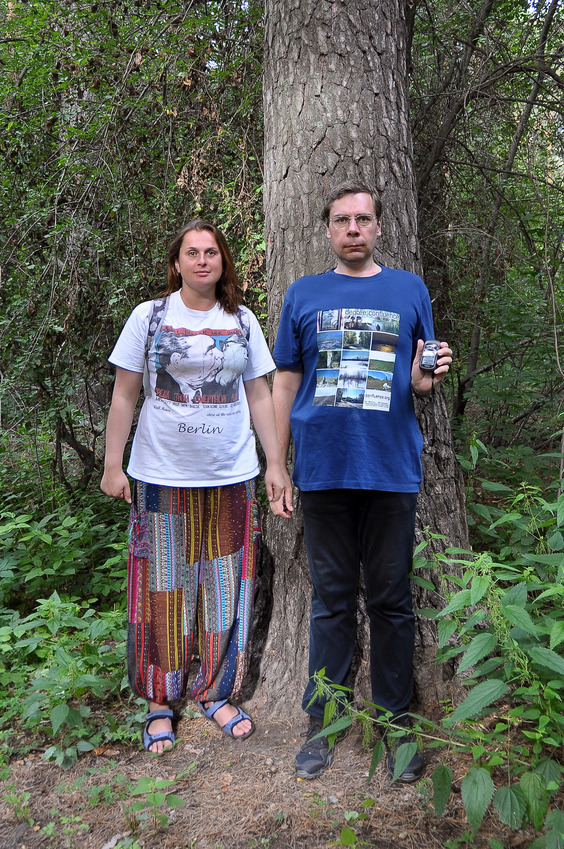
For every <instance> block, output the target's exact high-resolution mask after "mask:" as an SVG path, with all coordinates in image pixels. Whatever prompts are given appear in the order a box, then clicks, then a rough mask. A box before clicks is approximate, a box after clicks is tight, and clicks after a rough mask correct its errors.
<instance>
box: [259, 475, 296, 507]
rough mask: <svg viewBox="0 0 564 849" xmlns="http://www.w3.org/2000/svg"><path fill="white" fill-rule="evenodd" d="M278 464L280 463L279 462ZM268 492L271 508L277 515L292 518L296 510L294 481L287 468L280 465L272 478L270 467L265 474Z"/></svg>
mask: <svg viewBox="0 0 564 849" xmlns="http://www.w3.org/2000/svg"><path fill="white" fill-rule="evenodd" d="M277 465H278V464H277ZM264 482H265V484H266V494H267V496H268V502H269V504H270V509H271V510H272V512H273V513H274V515H275V516H282V518H284V519H290V518H291V516H292V513H293V511H294V507H293V504H292V481H291V478H290V475H289V474H288V472H287V470H286V468H285V467H284V466H283V465H278V467H277V469H276V471H275V473H274V474H273V476H272V479H271V478H270V476H269V467H267V469H266V473H265V475H264Z"/></svg>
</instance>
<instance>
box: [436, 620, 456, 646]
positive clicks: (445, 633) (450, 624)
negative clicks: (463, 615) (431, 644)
mask: <svg viewBox="0 0 564 849" xmlns="http://www.w3.org/2000/svg"><path fill="white" fill-rule="evenodd" d="M457 628H458V622H457V621H456V620H455V619H441V620H440V622H439V624H438V625H437V634H438V637H439V648H441V649H442V648H444V646H446V644H447V643H448V641H449V639H450V638H451V637H452V635H453V634H454V632H455V631H456V629H457Z"/></svg>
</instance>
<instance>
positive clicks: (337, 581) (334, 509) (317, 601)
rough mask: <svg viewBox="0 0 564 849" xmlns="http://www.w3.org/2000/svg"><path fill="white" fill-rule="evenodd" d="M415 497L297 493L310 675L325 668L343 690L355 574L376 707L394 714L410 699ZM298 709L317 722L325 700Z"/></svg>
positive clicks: (352, 640) (352, 630)
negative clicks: (305, 564)
mask: <svg viewBox="0 0 564 849" xmlns="http://www.w3.org/2000/svg"><path fill="white" fill-rule="evenodd" d="M416 503H417V493H397V492H381V491H377V490H352V489H331V490H320V491H307V492H302V493H301V504H302V509H303V516H304V527H305V539H306V548H307V554H308V560H309V568H310V574H311V580H312V584H313V589H312V601H311V620H310V643H309V674H310V676H312V675H313V674H314V673H315V672H319V671H320V670H322V669H323V668H325V674H326V675H327V677H328V678H329V679H330V680H331V681H332V682H333V683H335V684H341V685H344V686H348V685H349V678H350V670H351V663H352V658H353V653H354V646H355V636H356V625H357V618H356V610H357V593H358V583H359V578H360V566H361V564H362V567H363V572H364V583H365V587H366V607H367V611H368V616H369V622H370V680H371V685H372V699H373V701H374V703H375V704H377V705H378V706H379V707H380V708H384V709H385V710H390V711H392V712H393V713H394V714H398V713H402V712H403V711H406V710H408V709H409V703H410V701H411V697H412V693H413V646H414V635H415V620H414V615H413V606H412V601H411V588H410V584H409V578H408V575H409V572H410V571H411V565H412V559H413V542H414V531H415V508H416ZM314 691H315V685H314V684H313V682H312V681H311V678H310V681H309V682H308V685H307V687H306V689H305V693H304V697H303V703H302V704H303V708H304V710H306V711H307V713H309V714H311V715H312V716H323V710H324V704H323V700H321V701H319V700H317V701H315V702H314V703H313V704H311V705H310V707H307V705H308V703H309V701H310V699H311V697H312V695H313V693H314Z"/></svg>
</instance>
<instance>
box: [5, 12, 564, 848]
mask: <svg viewBox="0 0 564 849" xmlns="http://www.w3.org/2000/svg"><path fill="white" fill-rule="evenodd" d="M319 2H320V3H322V2H323V0H319ZM330 5H331V11H332V12H334V13H335V14H336V15H349V14H350V15H352V14H355V15H359V16H360V20H361V21H362V14H363V2H362V0H354V2H353V0H350V2H349V3H340V2H337V0H333V2H332V3H331V4H330ZM290 7H291V3H290V2H288V4H287V8H290ZM324 8H325V7H324ZM325 10H326V9H325ZM405 13H406V16H407V34H408V41H407V55H406V56H405V57H403V56H402V57H401V61H403V60H404V58H405V62H406V63H407V68H408V74H409V85H410V110H411V111H410V114H411V135H412V140H413V166H414V169H415V175H416V183H417V192H418V197H417V200H418V233H414V232H409V233H406V238H408V239H409V240H410V249H412V251H413V254H414V256H416V257H417V260H419V254H418V252H419V253H420V259H421V262H422V265H423V269H424V278H425V281H426V283H427V285H428V287H429V290H430V293H431V298H432V301H433V309H434V315H435V323H436V334H437V337H438V338H441V339H448V340H449V341H450V343H451V346H452V347H453V349H454V351H455V361H454V363H453V367H452V369H451V372H450V374H449V378H448V380H447V381H446V383H445V387H444V388H445V398H446V404H447V407H448V411H449V414H450V420H451V426H452V432H453V437H454V442H455V449H456V453H457V456H458V460H459V463H460V465H461V468H462V471H463V473H464V482H465V485H466V498H467V518H468V525H469V532H470V540H471V543H472V546H473V554H470V553H469V552H462V553H460V552H459V554H460V557H461V561H460V562H461V563H462V567H461V568H466V566H467V565H468V562H469V560H470V559H471V558H472V557H475V558H476V559H475V566H474V568H473V569H472V570H471V569H467V571H466V572H464V573H460V572H459V573H458V574H459V584H458V588H459V592H458V593H456V594H454V595H453V594H452V593H451V595H450V596H449V595H448V593H446V592H445V596H446V599H443V602H445V601H446V602H448V604H447V607H446V608H444V610H443V611H442V613H441V614H437V612H436V610H435V611H431V612H430V613H429V611H428V613H429V615H430V616H437V618H438V620H439V621H438V626H437V633H438V643H439V658H440V659H441V660H442V661H443V662H445V663H446V664H450V667H451V672H452V667H453V664H454V663H455V662H456V663H459V666H458V669H459V671H460V672H463V673H464V674H465V676H467V678H468V679H469V678H470V677H473V682H472V683H473V684H475V683H476V681H480V683H478V684H477V685H476V686H475V688H474V689H473V690H471V692H470V696H469V698H470V703H469V702H468V701H467V700H466V701H465V702H463V703H462V705H459V706H458V707H457V708H456V709H455V712H454V714H453V715H452V716H454V717H455V719H457V720H459V721H460V722H462V723H463V722H464V721H470V726H469V728H467V729H466V731H464V733H465V734H467V736H466V737H463V740H462V743H461V745H462V746H463V747H465V748H464V751H465V752H467V753H470V754H469V757H470V759H471V761H472V760H473V762H474V763H475V765H474V767H473V769H474V771H473V772H472V769H471V770H470V771H469V773H468V775H469V776H470V778H469V780H468V784H467V787H469V788H470V790H469V793H468V798H470V799H475V800H478V801H477V802H476V803H475V806H474V809H473V810H472V808H471V807H470V809H469V810H467V814H468V816H469V819H470V820H471V824H472V827H473V828H474V829H477V828H478V826H479V823H480V822H481V818H482V817H483V815H484V812H485V810H486V808H487V807H488V805H489V803H490V800H491V798H492V796H493V792H494V791H493V782H492V779H491V776H492V775H493V776H494V777H496V778H499V777H500V776H502V779H503V781H505V778H506V775H507V774H508V773H509V772H511V769H513V773H512V774H513V775H517V777H518V778H519V777H520V786H519V788H518V792H517V791H513V790H509V788H505V789H506V790H507V791H508V793H509V800H507V797H506V798H505V800H504V799H503V796H502V797H500V798H501V801H500V802H499V806H498V807H499V808H501V809H502V811H503V813H500V818H501V820H502V822H504V823H506V824H508V825H511V827H514V828H517V827H518V826H519V823H520V822H523V821H525V820H526V821H528V822H529V823H531V824H532V826H534V828H535V829H536V830H540V828H541V827H542V825H543V822H544V818H545V815H546V814H547V811H548V810H549V806H550V804H551V799H552V798H553V797H552V795H551V794H554V793H555V792H556V790H557V788H558V787H559V786H560V785H561V777H562V768H561V766H560V764H561V761H562V757H561V755H562V740H563V739H564V726H563V722H564V720H563V718H562V710H561V705H562V690H563V689H564V660H562V657H561V654H562V646H563V645H564V619H563V617H564V612H563V608H562V598H563V581H564V554H563V552H564V536H563V532H562V528H563V527H564V498H563V497H562V494H561V484H562V478H563V469H564V466H563V407H562V404H563V400H564V397H563V390H564V370H563V364H562V339H561V334H562V330H563V326H564V325H563V320H562V319H563V316H562V309H563V285H562V284H563V266H562V260H563V252H564V155H563V154H564V107H563V103H564V97H563V95H564V70H563V68H564V64H563V59H564V15H563V10H562V7H561V3H560V2H559V0H548V2H543V0H539V2H537V3H534V2H527V1H526V0H483V2H480V0H478V1H477V2H464V0H428V2H423V0H413V2H411V0H410V2H408V3H407V4H406V6H405ZM263 14H264V9H263V4H262V3H261V2H257V0H246V2H233V0H214V2H212V0H189V2H184V3H175V2H164V0H133V2H127V3H126V2H121V0H112V2H108V0H99V2H96V0H90V2H83V0H72V2H71V0H62V2H57V3H54V2H37V1H36V0H27V2H26V0H0V20H1V24H2V27H1V32H0V222H1V226H0V451H1V459H2V462H1V463H0V492H1V496H2V504H1V507H0V510H1V515H0V684H1V685H2V686H1V687H0V709H1V711H2V723H1V725H0V762H2V763H5V762H8V761H9V759H10V757H12V756H13V755H14V754H17V753H18V752H25V751H29V748H30V745H31V743H30V736H33V737H34V739H35V741H37V740H39V739H40V740H41V741H42V746H43V753H44V757H45V758H46V759H47V760H49V759H51V760H55V761H56V762H57V763H58V764H59V765H61V766H64V767H68V766H70V765H72V764H73V763H75V762H76V760H77V758H78V757H79V755H80V754H81V753H85V752H88V751H92V749H93V748H94V747H96V746H101V745H102V744H105V743H107V742H108V741H111V742H116V741H117V742H120V741H125V742H132V741H133V740H136V739H137V734H138V727H139V723H140V721H141V719H142V717H143V714H144V706H143V705H142V704H141V703H140V702H139V701H137V702H136V701H135V700H133V699H131V697H130V696H129V694H128V691H127V686H126V682H125V680H124V677H123V666H124V650H125V643H124V639H125V630H124V623H125V604H124V603H125V597H124V594H125V556H126V541H125V539H124V526H125V522H126V518H127V507H126V506H125V505H124V504H118V503H114V502H111V501H110V500H109V499H106V498H105V497H104V496H102V494H101V493H100V491H99V479H100V476H101V469H102V461H103V449H104V428H105V418H106V414H107V409H108V405H109V401H110V396H111V391H112V381H113V375H112V370H111V368H110V366H109V364H108V363H107V356H108V354H109V352H110V350H111V349H112V347H113V344H114V342H115V339H116V338H117V335H118V334H119V331H120V329H121V327H122V326H123V323H124V321H125V319H126V318H127V316H128V314H129V313H130V311H131V309H132V308H133V307H134V306H135V305H136V304H137V303H139V302H140V301H143V300H147V299H150V298H152V297H154V296H155V295H156V293H157V292H158V291H159V290H160V289H161V288H162V286H163V283H164V279H165V274H166V254H167V248H168V243H169V241H170V238H171V236H172V235H173V233H174V232H175V231H176V230H177V229H178V227H179V226H181V225H182V224H183V223H184V222H185V221H186V220H187V219H189V218H192V217H194V216H202V217H205V218H210V219H212V220H213V221H214V222H215V223H216V224H217V225H218V226H219V227H220V228H222V229H223V230H224V232H225V233H226V235H227V237H228V240H229V243H230V245H231V247H232V250H233V253H234V255H235V257H236V262H237V268H238V271H239V273H240V276H241V279H242V280H243V282H244V285H245V287H246V302H247V304H248V305H249V306H250V307H251V308H252V309H253V310H254V311H255V312H256V314H257V316H258V317H259V319H260V320H261V323H262V325H263V327H264V328H265V332H266V329H267V325H269V324H270V327H271V335H272V331H273V330H274V331H275V320H273V315H275V313H276V310H275V309H273V306H272V303H271V305H270V310H269V301H268V294H269V291H271V290H272V287H273V286H276V287H277V290H278V292H277V294H278V295H279V294H280V281H279V280H277V281H269V280H267V279H266V261H265V254H266V251H265V243H264V232H265V216H266V217H267V216H268V214H269V210H268V209H266V210H265V209H264V205H263V186H264V183H265V180H264V176H265V175H264V168H265V160H264V158H263V140H264V121H263V85H262V80H263V76H262V73H263V68H262V65H263ZM313 19H314V18H312V20H313ZM290 23H291V22H290ZM298 35H299V33H297V34H296V37H298ZM323 49H324V51H325V53H327V52H329V53H330V51H327V45H326V44H324V45H323ZM289 108H291V107H289ZM290 118H291V116H290ZM315 138H316V132H315V128H313V129H312V134H311V143H315ZM359 143H360V142H359ZM370 154H371V151H370V150H357V151H356V154H355V155H358V156H359V157H360V158H362V157H364V156H367V157H369V156H370ZM333 165H334V163H331V168H332V167H333ZM329 170H331V169H329V168H328V171H329ZM295 203H296V214H297V215H298V205H299V204H300V203H301V199H300V198H299V197H296V198H295ZM394 212H395V215H396V216H397V217H398V219H401V214H402V211H401V210H399V211H398V210H395V211H394ZM299 214H301V210H300V213H299ZM385 220H386V219H385V212H384V226H385ZM317 226H319V225H317ZM296 251H299V244H298V245H296ZM319 270H322V269H319ZM290 282H291V281H290V280H287V281H286V284H285V285H287V284H289V283H290ZM272 300H274V299H272ZM269 312H270V315H269ZM269 341H270V342H271V343H272V342H273V341H274V340H273V338H271V339H270V340H269ZM429 427H431V426H430V425H429ZM430 432H431V431H429V433H430ZM429 433H428V434H427V435H428V436H429ZM430 536H431V537H432V534H431V535H430ZM427 538H429V533H428V534H427ZM425 556H426V555H425V551H424V547H421V548H419V547H418V550H417V551H416V556H415V561H414V565H415V572H414V580H415V582H416V583H417V581H418V580H419V586H420V587H421V588H423V589H427V590H429V592H435V591H436V583H437V582H435V584H433V583H430V584H429V582H427V584H426V583H425V579H424V578H418V577H417V576H418V574H420V573H418V572H417V569H418V568H420V567H421V566H428V565H429V564H428V563H427V562H426V561H425ZM456 557H457V553H456V552H451V554H450V558H451V560H450V565H451V566H452V563H456V565H457V566H460V563H457V561H456ZM434 559H435V561H437V560H440V558H437V557H435V558H434ZM433 565H434V566H437V562H435V563H434V564H433ZM439 565H440V564H439ZM447 571H448V568H447ZM302 577H303V576H302ZM440 580H443V576H441V578H440ZM478 603H480V607H481V610H480V609H476V605H477V604H478ZM275 625H276V623H274V626H275ZM293 648H294V647H293V646H290V647H289V650H292V649H293ZM463 652H464V654H463ZM471 668H473V669H474V672H473V673H472V676H470V672H469V670H470V669H471ZM30 681H33V685H32V686H31V687H30ZM466 683H468V681H467V682H466ZM479 688H482V689H479ZM509 693H511V699H512V700H510V696H509V695H508V694H509ZM472 694H474V695H472ZM496 701H497V704H498V705H499V704H501V707H499V709H500V710H501V711H505V710H509V706H510V707H511V711H513V713H510V714H508V715H509V716H510V717H511V718H510V719H509V720H508V721H507V724H505V725H503V723H502V725H503V727H501V728H498V726H497V725H496V726H495V729H494V731H491V733H490V730H489V726H487V724H481V725H480V724H478V725H472V722H471V721H472V720H474V719H476V718H477V719H482V718H483V717H484V715H485V712H486V711H487V710H489V709H490V706H491V705H492V704H493V703H495V702H496ZM450 707H452V706H450ZM448 709H449V707H448V706H447V709H446V711H445V712H446V713H448ZM503 715H504V717H505V714H503ZM447 720H448V716H447ZM447 725H448V723H447ZM517 726H519V730H520V733H521V732H522V735H523V736H522V737H521V736H516V731H515V729H516V727H517ZM451 727H452V725H451ZM464 727H465V726H464ZM492 727H493V725H492ZM14 729H15V730H16V731H18V732H20V731H21V732H22V736H21V737H19V738H18V740H17V741H16V742H14V737H13V733H15V731H14ZM446 733H447V736H448V734H450V731H448V728H447V732H446ZM504 735H506V736H504ZM451 743H452V740H451ZM490 747H491V749H490ZM491 751H494V754H491ZM500 752H502V755H500V754H499V753H500ZM488 753H489V754H488ZM500 758H501V760H500ZM517 765H518V766H517ZM496 770H497V773H496ZM441 780H442V782H443V783H442V785H441V786H443V788H446V787H447V785H448V790H444V793H443V796H444V800H443V801H444V803H445V804H446V798H447V796H448V793H449V792H450V783H449V781H447V780H446V779H445V774H444V773H443V776H442V779H441ZM488 781H490V782H492V784H491V788H490V785H489V784H488ZM506 783H507V782H506ZM484 788H485V789H484ZM435 789H436V788H435ZM502 789H503V788H502ZM490 790H491V792H490ZM463 793H464V790H463ZM496 798H497V797H496ZM504 803H505V806H504ZM465 804H466V805H467V800H466V801H465ZM438 807H440V805H439V802H438V801H437V798H435V810H438ZM550 816H551V814H550V813H549V814H548V817H550ZM546 821H547V823H548V818H547V820H546ZM554 822H555V820H553V821H552V832H551V833H552V834H553V838H550V839H551V840H552V843H551V842H550V840H549V838H548V836H547V840H549V842H548V843H546V844H545V843H542V844H539V846H541V845H542V846H545V845H546V846H548V847H552V846H554V847H556V846H557V842H556V840H557V839H560V837H561V836H562V834H563V833H564V819H559V820H558V822H557V823H556V825H554ZM547 834H548V832H547ZM558 834H559V835H560V837H558V836H556V837H554V835H558ZM348 845H353V844H352V843H351V844H348ZM558 845H560V844H558Z"/></svg>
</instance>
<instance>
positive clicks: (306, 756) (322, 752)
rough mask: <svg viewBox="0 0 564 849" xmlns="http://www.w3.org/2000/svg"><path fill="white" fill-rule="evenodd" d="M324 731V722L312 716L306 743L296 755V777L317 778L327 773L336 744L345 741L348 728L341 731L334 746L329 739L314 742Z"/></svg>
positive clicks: (320, 738) (322, 738)
mask: <svg viewBox="0 0 564 849" xmlns="http://www.w3.org/2000/svg"><path fill="white" fill-rule="evenodd" d="M322 729H323V720H322V719H321V718H320V717H318V716H310V718H309V726H308V729H307V731H306V732H305V734H306V742H305V743H304V744H303V746H302V747H301V749H300V751H299V752H298V754H297V755H296V775H297V776H298V778H317V776H318V775H321V773H322V772H325V770H326V769H327V767H330V766H331V763H332V762H333V755H334V754H335V743H338V742H339V741H340V740H343V739H344V738H345V737H346V735H347V733H348V730H349V729H348V728H347V729H345V730H344V731H341V732H340V733H339V734H338V735H337V739H336V740H335V743H333V745H332V746H329V737H328V736H325V737H318V738H317V740H312V739H311V738H312V737H315V735H316V734H319V732H320V731H321V730H322Z"/></svg>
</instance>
